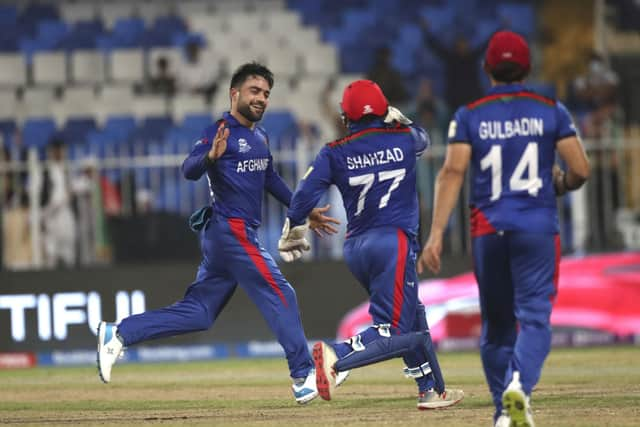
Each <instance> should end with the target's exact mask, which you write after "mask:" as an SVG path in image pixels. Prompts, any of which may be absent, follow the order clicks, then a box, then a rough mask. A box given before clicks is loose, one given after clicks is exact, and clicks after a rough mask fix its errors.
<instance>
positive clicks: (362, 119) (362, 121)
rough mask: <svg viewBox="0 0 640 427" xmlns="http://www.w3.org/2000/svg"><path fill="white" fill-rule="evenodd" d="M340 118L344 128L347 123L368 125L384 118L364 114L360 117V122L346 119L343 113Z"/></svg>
mask: <svg viewBox="0 0 640 427" xmlns="http://www.w3.org/2000/svg"><path fill="white" fill-rule="evenodd" d="M340 118H341V119H342V123H343V124H344V125H345V126H348V125H349V123H360V124H369V123H371V122H373V121H375V120H380V119H381V118H384V116H376V115H375V114H365V115H364V116H362V117H360V120H350V119H348V118H347V116H346V115H345V114H344V113H342V114H341V115H340Z"/></svg>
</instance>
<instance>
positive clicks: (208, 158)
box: [204, 151, 216, 167]
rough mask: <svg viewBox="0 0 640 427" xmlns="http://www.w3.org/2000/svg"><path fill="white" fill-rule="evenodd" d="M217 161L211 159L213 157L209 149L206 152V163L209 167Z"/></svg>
mask: <svg viewBox="0 0 640 427" xmlns="http://www.w3.org/2000/svg"><path fill="white" fill-rule="evenodd" d="M215 162H216V161H215V160H211V158H210V157H209V152H208V151H207V152H206V153H204V164H205V165H206V166H207V167H209V166H211V165H212V164H214V163H215Z"/></svg>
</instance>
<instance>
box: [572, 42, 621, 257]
mask: <svg viewBox="0 0 640 427" xmlns="http://www.w3.org/2000/svg"><path fill="white" fill-rule="evenodd" d="M618 85H619V78H618V75H617V74H616V72H615V71H614V70H612V69H611V68H610V67H609V66H608V65H607V63H606V62H605V60H604V58H603V57H602V56H601V55H599V54H598V53H596V52H593V53H592V54H591V59H590V62H589V66H588V70H587V73H586V74H584V75H582V76H579V77H577V78H576V79H575V80H574V81H573V87H572V89H573V95H574V96H573V97H572V101H573V102H572V104H570V105H572V106H573V105H575V106H576V109H577V110H578V111H580V112H581V114H580V115H579V117H578V120H577V122H578V124H579V128H580V131H581V133H582V136H583V137H584V138H586V139H588V140H590V141H591V142H592V144H593V148H594V149H593V150H592V153H591V158H592V164H593V168H592V169H593V175H594V177H595V179H594V180H593V185H591V186H589V187H587V190H588V191H589V197H591V199H592V200H593V206H595V208H596V209H595V213H596V215H593V216H592V217H591V219H590V220H591V226H590V227H589V233H590V235H589V236H588V237H587V239H588V242H587V244H588V245H589V246H590V247H591V248H592V249H596V250H603V249H616V248H620V247H621V246H622V237H621V236H620V233H619V232H618V231H617V229H616V226H615V223H614V222H612V221H611V220H610V218H612V217H613V216H614V215H615V213H616V211H617V210H618V209H619V208H620V206H621V205H622V201H621V200H620V176H619V172H618V170H619V163H620V162H621V161H624V159H621V158H619V155H618V154H619V151H620V147H619V142H620V141H622V135H623V132H624V129H623V121H624V118H623V116H622V111H621V109H620V106H619V102H618Z"/></svg>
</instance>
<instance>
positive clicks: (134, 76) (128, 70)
mask: <svg viewBox="0 0 640 427" xmlns="http://www.w3.org/2000/svg"><path fill="white" fill-rule="evenodd" d="M109 78H110V79H111V80H113V81H114V82H140V81H142V80H143V79H144V52H143V50H142V49H114V50H113V51H111V54H110V55H109Z"/></svg>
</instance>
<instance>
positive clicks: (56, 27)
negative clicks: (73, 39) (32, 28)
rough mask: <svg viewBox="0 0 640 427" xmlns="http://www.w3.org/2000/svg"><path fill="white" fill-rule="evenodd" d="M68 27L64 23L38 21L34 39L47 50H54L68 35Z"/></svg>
mask: <svg viewBox="0 0 640 427" xmlns="http://www.w3.org/2000/svg"><path fill="white" fill-rule="evenodd" d="M69 30H70V28H69V25H68V24H67V23H66V22H64V21H58V20H44V21H39V22H38V26H37V33H36V38H37V39H38V40H39V41H40V42H41V43H42V45H43V46H44V47H45V48H46V49H47V50H53V49H56V48H57V47H58V45H59V43H60V42H61V41H62V40H64V39H65V37H66V36H67V34H68V33H69Z"/></svg>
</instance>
